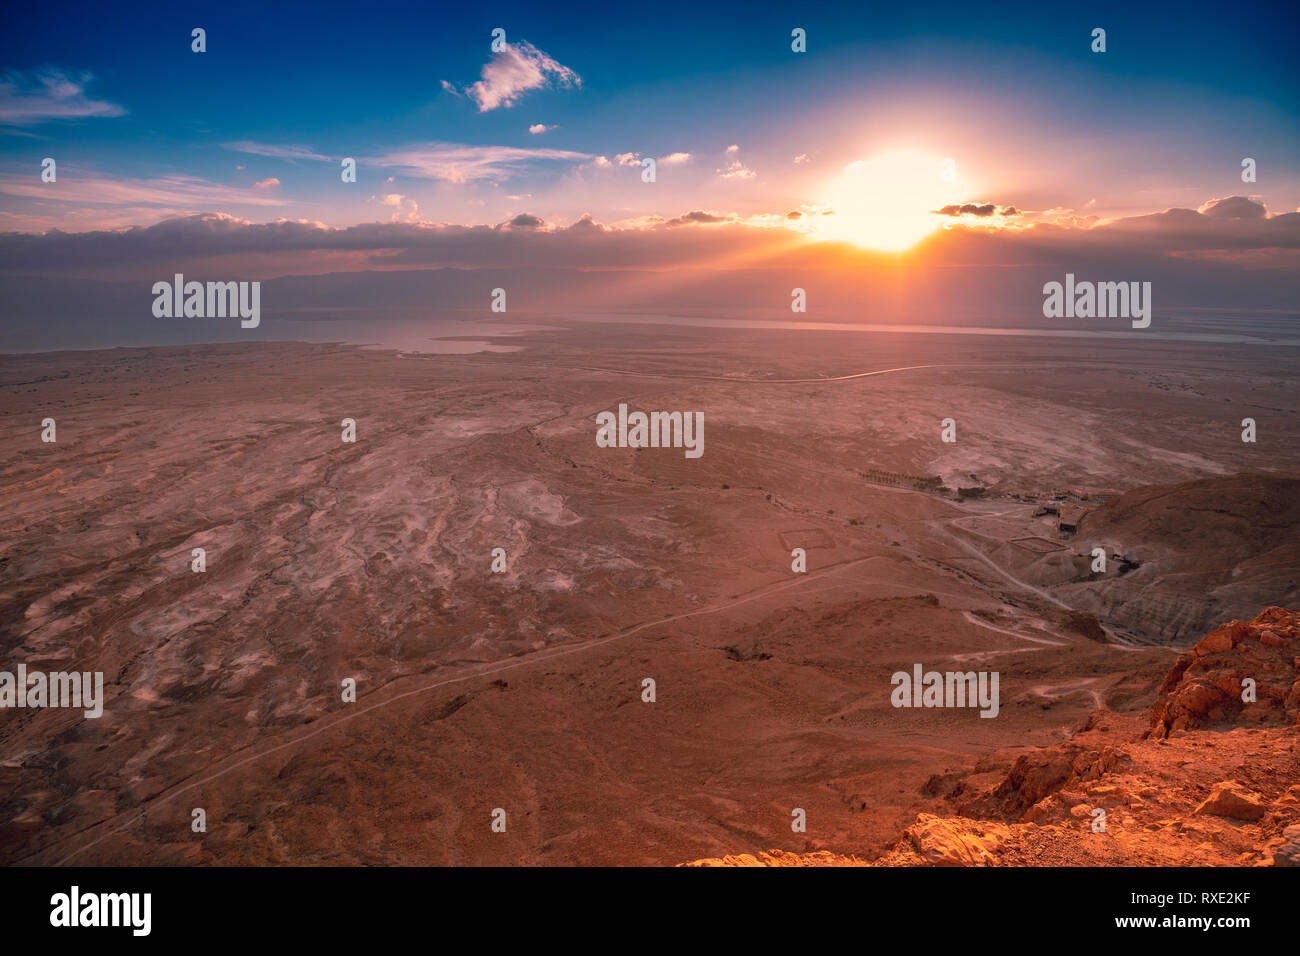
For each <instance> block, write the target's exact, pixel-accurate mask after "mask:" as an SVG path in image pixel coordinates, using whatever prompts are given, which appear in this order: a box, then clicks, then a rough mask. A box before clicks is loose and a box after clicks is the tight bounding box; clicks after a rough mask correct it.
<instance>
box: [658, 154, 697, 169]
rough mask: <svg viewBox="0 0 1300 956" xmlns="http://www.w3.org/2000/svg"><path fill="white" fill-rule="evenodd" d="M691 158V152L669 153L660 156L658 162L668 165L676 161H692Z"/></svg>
mask: <svg viewBox="0 0 1300 956" xmlns="http://www.w3.org/2000/svg"><path fill="white" fill-rule="evenodd" d="M690 159H691V154H690V153H669V154H668V155H667V156H660V157H659V159H658V160H656V162H659V163H663V164H664V165H666V166H671V165H673V164H674V163H688V162H690Z"/></svg>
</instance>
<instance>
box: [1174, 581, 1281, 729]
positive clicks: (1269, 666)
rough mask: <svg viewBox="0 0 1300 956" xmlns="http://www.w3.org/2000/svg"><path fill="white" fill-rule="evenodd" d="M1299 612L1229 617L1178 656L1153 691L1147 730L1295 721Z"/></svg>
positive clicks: (1274, 610)
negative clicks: (1221, 624) (1236, 618)
mask: <svg viewBox="0 0 1300 956" xmlns="http://www.w3.org/2000/svg"><path fill="white" fill-rule="evenodd" d="M1298 653H1300V614H1298V613H1296V612H1293V611H1288V610H1286V609H1285V608H1280V607H1270V608H1267V609H1266V610H1264V611H1263V613H1261V614H1260V615H1259V616H1258V617H1256V618H1255V619H1254V620H1253V621H1250V622H1249V623H1246V622H1244V621H1231V622H1229V623H1228V624H1224V625H1223V626H1222V627H1219V628H1217V629H1215V630H1214V631H1212V632H1211V633H1209V634H1207V635H1206V636H1205V637H1204V638H1202V640H1201V641H1200V643H1198V644H1197V645H1196V646H1195V647H1194V648H1193V649H1192V650H1191V651H1190V652H1189V653H1186V654H1183V655H1181V656H1180V657H1179V659H1178V662H1177V663H1176V664H1175V665H1174V667H1173V669H1172V670H1171V671H1170V672H1169V676H1168V677H1167V678H1166V679H1165V683H1164V685H1163V686H1162V687H1161V688H1160V691H1159V692H1158V693H1157V695H1156V702H1155V707H1154V710H1153V713H1152V718H1151V724H1152V726H1151V734H1152V735H1153V736H1155V737H1158V738H1160V737H1167V736H1169V734H1170V733H1171V732H1172V731H1175V730H1189V729H1194V728H1199V727H1209V726H1213V725H1215V724H1216V723H1223V722H1228V723H1233V724H1238V723H1247V724H1256V725H1294V724H1295V723H1296V722H1297V720H1300V659H1297V656H1296V655H1297V654H1298Z"/></svg>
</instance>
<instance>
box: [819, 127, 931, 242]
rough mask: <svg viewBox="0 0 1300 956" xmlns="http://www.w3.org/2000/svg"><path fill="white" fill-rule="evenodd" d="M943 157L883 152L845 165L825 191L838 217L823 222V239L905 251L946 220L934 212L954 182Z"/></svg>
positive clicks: (827, 203)
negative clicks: (944, 175)
mask: <svg viewBox="0 0 1300 956" xmlns="http://www.w3.org/2000/svg"><path fill="white" fill-rule="evenodd" d="M941 162H942V161H941V159H940V158H939V157H937V156H931V155H930V154H928V153H923V152H919V151H914V150H899V151H895V152H889V153H882V154H881V155H879V156H875V157H873V158H871V159H860V160H858V161H857V162H854V163H850V164H849V165H848V166H846V167H844V171H843V172H842V173H841V174H840V176H839V178H838V179H836V180H834V181H833V182H832V183H831V184H830V186H829V187H828V188H827V191H826V205H827V206H829V207H830V208H831V209H833V210H834V211H835V212H834V215H830V216H825V217H824V218H823V219H822V221H821V222H819V223H818V229H817V234H818V236H819V237H820V238H822V239H836V240H841V241H844V242H851V243H854V244H855V245H859V246H865V247H867V248H869V249H878V250H881V251H882V252H901V251H902V250H904V249H907V248H909V247H911V246H913V245H915V244H916V243H918V242H920V241H921V240H922V239H924V238H925V237H926V236H928V235H929V234H930V233H932V232H934V231H935V230H936V229H938V228H939V227H940V226H941V225H942V224H943V219H942V217H940V216H937V215H935V214H934V210H936V209H938V208H939V207H940V206H942V205H944V204H945V203H946V202H949V201H950V200H949V199H948V198H947V197H948V196H949V195H950V194H951V193H952V190H953V184H952V183H947V182H944V181H943V180H942V179H941V178H940V173H941Z"/></svg>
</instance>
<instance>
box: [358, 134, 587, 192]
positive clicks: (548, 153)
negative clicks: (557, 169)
mask: <svg viewBox="0 0 1300 956" xmlns="http://www.w3.org/2000/svg"><path fill="white" fill-rule="evenodd" d="M590 159H592V157H591V155H590V154H588V153H577V152H573V151H572V150H567V149H525V148H522V147H518V146H465V145H463V144H459V143H424V144H419V145H415V146H408V147H405V148H403V149H398V150H394V151H393V152H389V153H385V154H383V155H382V156H375V157H372V158H370V159H364V160H362V162H364V163H370V164H373V165H375V166H383V167H387V168H398V169H404V170H406V171H407V172H408V173H409V174H411V175H414V176H420V177H423V178H425V179H441V180H445V181H447V182H455V183H468V182H474V181H476V180H497V179H506V178H509V177H511V176H514V175H518V174H519V173H522V172H524V171H526V170H528V169H530V168H532V167H534V166H536V165H537V164H539V163H556V162H560V163H581V162H586V161H588V160H590Z"/></svg>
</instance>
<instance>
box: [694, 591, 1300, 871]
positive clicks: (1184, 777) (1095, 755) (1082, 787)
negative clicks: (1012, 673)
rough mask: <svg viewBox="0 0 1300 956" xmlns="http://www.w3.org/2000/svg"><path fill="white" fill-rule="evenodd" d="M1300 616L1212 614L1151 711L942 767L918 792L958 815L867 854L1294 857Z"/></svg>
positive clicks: (955, 861)
mask: <svg viewBox="0 0 1300 956" xmlns="http://www.w3.org/2000/svg"><path fill="white" fill-rule="evenodd" d="M1297 625H1300V614H1297V613H1296V612H1294V611H1288V610H1286V609H1284V608H1280V607H1270V608H1267V609H1266V610H1265V611H1263V613H1261V614H1260V615H1259V616H1258V617H1256V618H1255V619H1254V620H1253V621H1250V622H1249V623H1245V622H1241V621H1233V622H1231V623H1229V624H1225V625H1224V626H1222V627H1220V628H1217V629H1216V630H1214V631H1213V632H1211V633H1210V634H1208V635H1206V637H1205V638H1204V639H1203V640H1202V641H1200V642H1199V643H1198V644H1197V645H1196V647H1195V648H1194V649H1193V650H1192V651H1191V652H1190V653H1187V654H1183V655H1181V656H1180V657H1179V659H1178V661H1177V663H1176V664H1175V665H1174V667H1173V668H1172V669H1171V670H1170V672H1169V674H1168V675H1167V677H1166V678H1165V680H1164V682H1163V684H1162V685H1161V686H1160V689H1159V691H1158V692H1157V694H1156V699H1155V701H1154V705H1153V707H1152V710H1151V712H1150V714H1151V716H1150V718H1149V719H1145V720H1144V719H1142V718H1141V717H1140V716H1139V717H1125V716H1123V715H1120V714H1115V713H1112V712H1110V711H1108V710H1106V709H1105V708H1103V709H1101V710H1099V711H1096V712H1094V714H1093V716H1092V718H1091V719H1090V720H1089V721H1088V722H1087V724H1086V725H1085V726H1084V727H1083V728H1082V729H1081V730H1079V731H1078V732H1077V733H1075V734H1074V735H1073V736H1072V737H1071V738H1070V739H1069V740H1067V741H1065V742H1063V743H1061V744H1057V745H1054V746H1052V747H1046V748H1038V749H1034V750H1031V751H1029V752H1017V753H1013V754H1007V755H1005V756H1001V757H1000V756H999V755H998V754H992V755H988V756H986V757H985V758H984V759H983V760H981V761H980V762H979V763H978V764H977V765H976V767H975V768H974V769H973V770H971V771H970V772H969V773H968V774H967V775H966V777H965V779H963V780H960V781H957V782H956V783H955V785H954V784H953V782H952V780H951V779H950V778H951V777H952V776H953V775H951V774H949V775H946V776H945V778H944V779H943V780H939V779H937V778H936V779H932V780H931V781H930V784H927V786H926V787H925V788H923V790H922V795H923V796H924V797H926V798H928V799H931V800H946V801H947V802H948V803H949V804H950V805H951V806H952V808H953V815H951V816H944V815H939V814H934V813H921V814H919V816H918V817H917V820H916V822H915V823H914V824H912V825H911V826H910V827H908V828H907V829H906V830H905V831H904V833H903V835H902V838H901V839H900V840H899V841H898V842H897V844H896V845H895V846H894V848H893V849H892V850H890V851H889V852H887V853H885V854H884V855H883V856H881V857H879V858H878V859H876V860H874V861H873V862H872V865H876V866H1063V865H1064V866H1089V865H1094V866H1095V865H1149V866H1161V865H1163V866H1170V865H1174V866H1177V865H1182V866H1224V865H1254V866H1300V734H1298V733H1297V729H1296V725H1297V722H1298V720H1300V713H1298V711H1300V707H1298V706H1297V705H1298V704H1300V660H1297V656H1296V655H1297V652H1300V640H1298V639H1297V637H1298V635H1297ZM1246 678H1250V679H1252V680H1253V681H1254V682H1255V700H1254V701H1249V700H1246V701H1243V700H1242V691H1243V684H1242V681H1243V680H1244V679H1246ZM1246 696H1247V697H1249V695H1246ZM999 761H1001V762H1002V765H1003V766H1005V767H1006V770H1005V772H1004V773H1003V774H1002V775H1001V776H1000V778H998V779H994V780H992V781H987V777H988V770H989V768H990V767H991V766H994V765H996V764H997V763H998V762H999ZM981 775H983V776H984V778H985V779H986V781H987V782H985V783H984V784H983V785H980V784H979V783H978V782H977V781H978V779H979V778H980V777H981ZM792 855H793V856H796V857H797V856H799V855H798V854H783V855H781V856H780V857H779V858H776V857H774V859H779V862H767V861H765V859H764V857H767V856H768V855H767V854H760V855H759V857H757V858H755V857H750V856H746V857H744V858H743V859H745V860H753V861H754V862H753V863H752V864H749V865H782V866H789V865H793V864H792V861H791V860H790V859H789V858H790V857H791V856H792ZM733 859H742V858H733V857H727V858H725V859H723V860H713V861H700V863H701V864H709V865H739V864H738V863H729V862H728V861H731V860H733ZM850 859H852V861H853V862H854V863H855V864H860V863H861V861H859V860H856V859H853V858H849V857H845V856H838V855H836V854H834V853H819V854H817V855H816V861H815V862H812V861H810V862H806V863H803V864H802V865H818V866H827V865H840V864H846V863H848V862H849V861H850Z"/></svg>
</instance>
